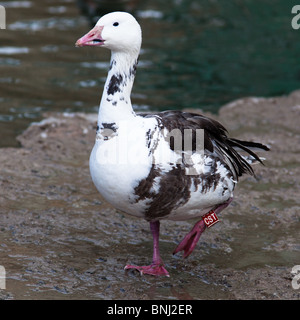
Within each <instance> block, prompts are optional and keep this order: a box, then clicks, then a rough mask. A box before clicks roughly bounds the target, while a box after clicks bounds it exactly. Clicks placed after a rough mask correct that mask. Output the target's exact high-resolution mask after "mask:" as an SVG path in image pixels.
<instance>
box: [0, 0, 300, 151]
mask: <svg viewBox="0 0 300 320" xmlns="http://www.w3.org/2000/svg"><path fill="white" fill-rule="evenodd" d="M2 5H4V7H6V8H7V29H6V30H1V45H2V46H0V66H1V75H0V104H1V105H0V134H1V136H4V137H5V139H2V140H1V141H0V146H2V147H3V146H17V142H16V140H15V137H16V135H17V134H19V133H21V131H22V130H24V129H25V128H26V127H27V126H28V125H29V123H30V122H31V121H32V119H36V120H38V119H40V118H41V117H42V112H44V111H58V112H73V111H81V112H97V108H98V104H99V101H100V97H101V91H102V86H103V84H104V80H105V77H106V73H107V68H106V66H107V64H108V61H109V53H108V51H105V50H93V48H85V49H84V50H78V49H76V48H75V47H74V42H75V40H76V39H78V37H80V36H81V35H83V34H85V33H86V32H87V31H88V30H89V29H90V27H91V25H93V24H94V23H95V21H96V20H97V19H98V17H99V16H101V15H102V14H104V13H106V12H109V11H116V10H125V11H129V12H131V13H133V14H134V15H135V16H136V17H137V19H138V20H139V22H140V24H141V26H142V29H143V46H142V52H141V56H140V61H139V68H138V72H137V78H136V82H135V85H134V88H133V99H132V101H133V104H134V106H135V109H137V110H143V111H145V110H164V109H182V108H202V109H203V110H208V111H212V112H216V111H217V110H218V108H219V107H220V106H221V105H223V104H225V103H227V102H230V101H232V100H234V99H237V98H239V97H244V96H249V95H253V96H273V95H281V94H285V93H288V92H290V91H292V90H294V89H297V88H299V86H300V77H299V66H298V57H299V51H300V42H299V41H298V39H297V35H298V34H299V33H297V31H295V30H293V29H292V28H291V24H290V18H291V17H290V16H289V14H290V11H291V8H290V5H289V2H288V1H277V2H276V3H274V1H273V0H272V1H271V0H263V1H260V2H255V5H254V2H251V1H249V2H245V1H242V0H237V1H235V2H219V1H211V0H203V1H198V0H185V1H178V0H170V1H168V2H166V1H161V0H152V1H138V0H131V1H129V0H116V1H112V0H103V1H100V0H98V1H96V0H85V1H83V0H78V1H77V2H75V1H65V0H53V1H50V2H47V3H46V4H45V5H43V6H41V5H40V3H39V2H38V1H37V0H32V1H6V2H2ZM270 8H272V10H271V11H270ZM287 13H288V14H287ZM90 49H91V50H90Z"/></svg>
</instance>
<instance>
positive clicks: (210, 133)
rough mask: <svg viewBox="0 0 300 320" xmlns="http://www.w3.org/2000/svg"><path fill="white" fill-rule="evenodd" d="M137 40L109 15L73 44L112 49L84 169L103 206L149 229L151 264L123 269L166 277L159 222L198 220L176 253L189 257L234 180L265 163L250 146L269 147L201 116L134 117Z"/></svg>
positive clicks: (127, 20) (126, 19)
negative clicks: (234, 135) (233, 134)
mask: <svg viewBox="0 0 300 320" xmlns="http://www.w3.org/2000/svg"><path fill="white" fill-rule="evenodd" d="M141 43H142V32H141V27H140V25H139V23H138V22H137V20H136V19H135V18H134V17H133V16H132V15H131V14H129V13H127V12H112V13H108V14H106V15H104V16H102V17H101V18H100V19H99V20H98V22H97V23H96V25H95V27H94V28H93V29H92V30H90V31H89V32H88V33H87V34H85V35H84V36H82V37H81V38H79V39H78V40H77V42H76V44H75V45H76V46H77V47H84V46H93V47H100V48H107V49H109V50H110V51H111V59H110V67H109V70H108V75H107V79H106V81H105V85H104V89H103V94H102V98H101V102H100V106H99V113H98V121H97V131H96V138H95V144H94V147H93V149H92V152H91V155H90V160H89V166H90V174H91V178H92V181H93V183H94V185H95V187H96V188H97V190H98V191H99V192H100V194H101V195H102V197H103V198H104V199H105V200H106V201H107V202H108V203H110V204H111V205H112V206H113V207H115V208H116V209H117V210H119V211H121V212H124V213H126V214H129V215H133V216H135V217H139V218H143V219H145V220H146V221H148V222H149V224H150V230H151V232H152V236H153V259H152V263H151V264H150V265H143V266H138V265H131V264H127V265H126V266H125V270H128V269H133V270H138V271H139V272H140V273H141V274H149V275H155V276H169V272H168V271H167V269H166V266H165V264H164V262H163V260H162V258H161V256H160V251H159V232H160V231H159V229H160V221H161V220H173V221H182V220H188V219H197V220H199V221H198V222H197V223H196V224H195V225H194V227H193V228H192V230H191V231H190V232H189V233H188V234H187V235H186V236H185V237H184V239H183V240H182V241H181V242H180V243H179V245H178V246H177V247H176V248H175V250H174V252H173V254H176V253H178V252H180V251H183V256H184V257H185V258H186V257H188V256H189V255H190V254H191V253H192V251H193V250H194V248H195V246H196V244H197V242H198V240H199V238H200V236H201V234H202V233H203V232H204V230H206V229H207V228H208V227H210V225H209V223H211V222H214V223H215V222H217V221H218V218H217V214H219V213H220V212H221V211H222V210H224V209H225V208H226V207H227V206H228V205H229V204H230V203H231V201H232V199H233V191H234V188H235V186H236V184H237V182H238V178H239V177H240V176H242V175H243V174H246V173H247V174H250V175H254V171H253V168H252V166H251V164H252V163H254V162H259V163H262V160H261V158H259V157H258V155H257V154H256V153H255V152H254V151H253V150H252V149H253V148H255V149H259V150H266V151H267V150H269V148H268V146H266V145H263V144H261V143H258V142H250V141H241V140H238V139H234V138H230V137H229V136H228V132H227V130H226V129H225V127H224V126H223V125H222V124H221V123H219V122H218V121H216V120H214V119H211V118H209V117H206V116H204V115H201V114H198V113H191V112H183V111H172V110H167V111H163V112H156V113H148V114H147V113H136V112H135V111H134V110H133V108H132V104H131V99H130V95H131V90H132V86H133V82H134V78H135V74H136V69H137V64H138V57H139V53H140V49H141ZM241 151H243V152H244V153H245V154H246V155H245V154H244V155H243V154H242V153H241ZM204 217H206V218H204Z"/></svg>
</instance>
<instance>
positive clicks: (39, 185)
mask: <svg viewBox="0 0 300 320" xmlns="http://www.w3.org/2000/svg"><path fill="white" fill-rule="evenodd" d="M188 111H193V112H196V111H197V110H191V109H189V110H188ZM202 113H204V114H207V115H208V116H210V117H213V118H215V119H216V120H219V121H220V122H221V123H222V124H223V125H224V126H225V127H226V128H227V129H228V131H229V135H230V136H232V137H236V138H238V139H245V140H246V139H248V140H253V141H259V142H262V143H265V144H268V145H270V146H271V151H269V152H268V153H264V154H262V156H264V157H266V158H267V160H266V161H265V166H261V165H255V166H254V171H255V173H256V176H257V180H255V179H254V178H253V177H250V176H245V177H242V179H240V181H239V183H238V186H237V188H236V191H235V198H234V202H233V204H232V205H231V206H230V207H228V208H227V209H226V210H225V211H224V213H222V214H221V215H220V220H221V221H220V222H221V223H218V224H217V225H216V226H214V227H213V228H211V230H209V231H206V232H205V233H204V234H203V236H202V237H201V239H200V241H199V243H198V245H197V247H196V249H195V252H194V253H193V255H191V257H189V259H187V260H184V259H183V258H182V257H181V256H180V255H178V256H172V250H173V249H174V248H175V246H176V244H177V243H178V242H179V241H180V240H181V239H182V237H183V236H184V234H185V233H186V232H187V230H189V229H190V227H191V222H189V221H183V222H172V221H167V220H166V221H163V222H162V227H161V247H162V248H161V251H162V252H161V253H162V256H163V257H164V260H165V263H166V265H167V267H168V269H170V276H171V277H170V278H168V279H166V278H159V279H157V278H151V277H150V278H149V277H146V276H145V278H141V277H140V276H139V275H137V274H136V273H130V272H129V273H127V272H125V271H124V270H123V267H124V265H125V264H126V263H128V262H131V263H134V262H138V263H147V261H148V260H149V259H151V254H152V252H151V250H152V249H151V234H150V232H149V230H148V223H146V222H145V221H143V220H138V219H136V218H133V217H130V216H127V215H124V214H122V213H120V212H117V211H116V210H115V209H114V208H112V207H111V206H110V205H108V204H106V203H105V202H104V201H103V199H101V196H100V195H99V194H98V192H97V190H96V189H95V187H94V186H93V184H92V182H91V178H90V175H89V168H88V160H89V154H90V151H91V149H92V147H93V144H94V139H95V129H96V121H97V116H96V115H95V114H83V113H72V114H67V113H65V114H58V113H46V114H45V119H44V120H42V121H41V122H39V123H33V124H31V125H30V126H29V127H28V128H27V129H26V130H25V131H24V132H23V133H22V134H21V135H20V136H18V138H17V139H18V141H19V142H20V143H21V145H22V146H21V148H2V149H1V152H0V163H1V171H0V177H1V179H0V193H1V195H2V197H1V198H0V204H1V209H2V210H1V211H2V213H1V217H0V226H1V233H0V255H1V262H0V265H2V266H4V267H5V269H6V273H7V275H8V278H7V279H6V290H0V299H1V298H2V299H82V298H83V297H84V298H87V299H171V298H172V299H299V298H300V291H299V290H295V289H293V287H292V284H291V282H292V279H293V275H292V274H291V270H292V268H293V266H294V265H296V264H299V261H297V259H296V256H297V255H298V256H299V251H300V246H299V243H300V239H299V212H300V209H299V207H300V206H299V199H298V198H299V195H298V192H299V191H298V190H299V185H300V169H299V168H300V166H299V163H300V160H299V159H300V144H299V141H300V140H299V138H300V130H299V119H300V90H297V91H294V92H292V93H291V94H289V95H287V96H282V97H274V98H255V97H252V98H243V99H239V100H236V101H233V102H231V103H228V104H226V105H225V106H223V107H221V108H220V110H219V113H218V114H217V115H214V114H208V113H205V112H202ZM137 283H138V285H136V284H137Z"/></svg>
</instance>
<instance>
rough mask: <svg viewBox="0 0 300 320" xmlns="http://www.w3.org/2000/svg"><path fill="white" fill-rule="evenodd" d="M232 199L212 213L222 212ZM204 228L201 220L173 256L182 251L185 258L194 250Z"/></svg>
mask: <svg viewBox="0 0 300 320" xmlns="http://www.w3.org/2000/svg"><path fill="white" fill-rule="evenodd" d="M232 199H233V198H230V199H229V200H228V201H226V202H225V203H223V204H221V205H219V206H218V207H217V208H216V209H215V210H214V212H215V213H219V212H221V211H222V210H224V209H225V208H226V207H227V206H228V205H229V203H230V202H231V201H232ZM205 228H206V225H205V223H204V221H203V220H202V219H201V220H200V221H198V222H197V223H196V224H195V225H194V227H193V229H192V230H191V231H190V232H189V233H188V234H187V235H186V236H185V237H184V239H183V240H182V241H181V242H180V243H179V245H178V246H177V247H176V248H175V250H174V251H173V254H176V253H177V252H179V251H184V254H183V257H184V258H187V257H188V256H189V255H190V254H191V253H192V252H193V250H194V249H195V247H196V244H197V242H198V240H199V239H200V236H201V234H202V233H203V231H204V230H205Z"/></svg>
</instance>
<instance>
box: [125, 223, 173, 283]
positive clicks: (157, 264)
mask: <svg viewBox="0 0 300 320" xmlns="http://www.w3.org/2000/svg"><path fill="white" fill-rule="evenodd" d="M159 225H160V223H159V221H155V222H150V229H151V232H152V235H153V261H152V264H151V265H150V266H141V267H139V266H133V265H126V266H125V270H127V269H136V270H138V271H139V272H140V273H141V274H151V275H154V276H167V277H169V272H168V271H167V270H166V269H165V268H164V263H163V261H162V259H161V257H160V255H159Z"/></svg>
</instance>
